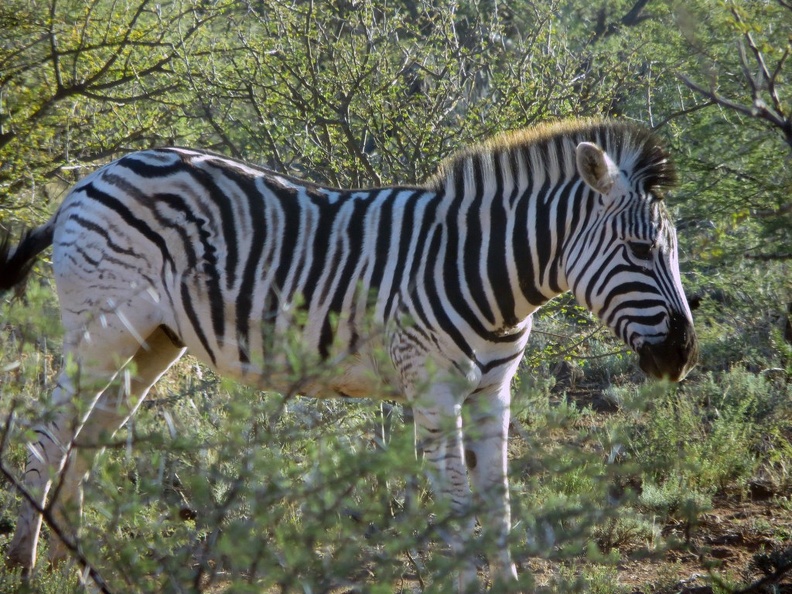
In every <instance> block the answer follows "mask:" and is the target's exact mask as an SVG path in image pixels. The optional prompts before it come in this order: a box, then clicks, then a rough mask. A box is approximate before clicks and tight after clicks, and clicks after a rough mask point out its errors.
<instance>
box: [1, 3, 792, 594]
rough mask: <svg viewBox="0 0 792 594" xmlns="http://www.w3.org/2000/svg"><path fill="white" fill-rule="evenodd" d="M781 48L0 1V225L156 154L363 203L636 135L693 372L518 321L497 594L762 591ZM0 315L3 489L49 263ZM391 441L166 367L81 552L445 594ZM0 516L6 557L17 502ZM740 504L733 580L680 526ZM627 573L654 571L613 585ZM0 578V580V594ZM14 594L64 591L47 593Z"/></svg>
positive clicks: (521, 13) (693, 32)
mask: <svg viewBox="0 0 792 594" xmlns="http://www.w3.org/2000/svg"><path fill="white" fill-rule="evenodd" d="M790 31H792V5H791V4H790V3H789V1H788V0H773V1H771V0H757V1H752V2H738V1H736V0H735V1H730V0H690V1H688V2H684V3H683V2H660V1H657V0H655V1H652V0H596V1H594V2H590V1H583V0H551V1H549V2H545V1H539V0H536V1H532V0H511V1H509V2H503V3H501V2H497V1H495V0H481V1H478V2H455V1H451V0H449V1H447V2H446V1H443V0H394V1H392V2H369V1H364V0H332V1H327V2H324V1H323V2H311V1H308V0H292V1H287V2H283V1H280V0H248V1H243V0H172V1H167V2H154V1H152V0H115V1H110V0H93V1H91V2H84V1H83V0H60V1H56V0H4V1H3V3H2V4H1V5H0V227H4V228H9V229H14V230H20V229H21V228H23V227H25V226H31V225H35V224H39V223H41V222H43V221H44V220H45V219H46V218H47V217H48V216H49V214H51V212H53V211H54V209H55V208H56V207H57V204H58V203H59V202H60V199H61V198H62V196H63V194H64V192H65V191H66V189H67V188H68V186H69V184H71V183H73V182H74V181H75V180H76V179H78V178H80V177H82V176H83V175H85V174H86V173H87V172H89V171H91V170H93V169H94V168H95V167H97V166H98V165H100V164H102V163H105V162H107V161H109V160H110V159H112V158H114V157H116V156H118V155H121V154H123V153H124V152H126V151H128V150H132V149H136V148H142V147H149V146H155V145H163V144H175V145H186V146H196V147H202V148H207V149H211V150H214V151H217V152H221V153H224V154H228V155H231V156H235V157H240V158H244V159H247V160H249V161H251V162H254V163H258V164H263V165H266V166H269V167H271V168H274V169H276V170H279V171H283V172H287V173H289V174H292V175H297V176H299V177H303V178H308V179H312V180H315V181H319V182H323V183H329V184H333V185H338V186H369V185H379V184H392V183H411V182H417V181H420V180H422V179H423V178H425V177H426V176H427V175H429V174H431V173H432V172H433V171H434V169H435V168H436V167H437V165H438V163H439V162H440V161H441V160H442V159H443V158H445V157H446V156H448V155H449V154H450V153H452V152H453V151H455V150H458V149H460V148H462V147H464V146H465V145H466V144H468V143H471V142H475V141H477V140H479V139H482V138H486V137H487V136H490V135H492V134H494V133H497V132H499V131H504V130H508V129H514V128H518V127H523V126H529V125H531V124H534V123H537V122H542V121H547V120H550V119H556V118H564V117H573V116H574V117H589V116H606V117H616V118H624V119H630V120H635V121H638V122H641V123H643V124H644V125H646V126H649V127H653V128H654V129H655V130H656V131H657V133H658V134H660V135H661V136H662V137H663V138H664V139H665V141H666V143H667V144H668V146H669V148H670V150H671V152H672V154H673V155H674V157H675V160H676V162H677V166H678V168H679V170H680V178H681V184H680V186H679V188H678V189H676V190H674V191H672V192H670V193H669V195H668V197H667V200H668V203H669V207H670V209H671V210H672V212H673V213H674V214H675V217H676V219H677V221H678V222H679V225H678V229H679V236H680V241H681V253H680V256H681V261H682V272H683V281H684V283H685V285H686V289H687V292H688V295H689V296H691V297H692V299H693V300H694V301H695V303H696V304H697V305H699V307H698V309H697V310H696V311H695V312H694V315H695V321H696V324H697V328H698V331H699V334H700V340H701V344H702V353H701V361H700V365H699V366H698V367H697V368H696V370H695V371H694V372H693V373H692V374H691V375H690V376H689V377H688V379H686V380H685V381H684V382H683V383H682V384H681V385H679V386H671V385H658V384H645V383H644V380H643V378H642V376H641V374H640V372H638V371H637V368H636V365H635V363H634V360H633V357H632V355H631V354H630V353H627V352H625V351H624V349H623V348H622V347H621V346H620V345H619V344H617V343H616V342H615V341H614V340H612V339H611V338H610V337H609V336H607V335H606V332H605V331H604V330H602V329H601V328H600V327H599V326H598V325H596V323H595V322H593V321H592V319H591V318H590V317H589V316H588V315H587V314H585V313H584V312H583V311H582V310H581V309H580V308H578V307H577V306H576V305H575V304H574V302H573V301H572V300H571V299H569V298H566V297H563V298H560V299H558V300H556V301H555V302H553V303H551V304H550V305H548V306H547V307H546V308H545V309H544V310H543V313H542V314H541V316H539V319H538V320H537V324H536V330H535V335H534V337H533V339H532V342H531V346H530V349H529V352H528V353H527V355H526V358H525V361H524V364H523V368H522V370H521V373H520V375H519V381H518V382H517V385H515V410H514V415H515V421H514V423H513V425H512V428H511V429H512V434H513V436H512V441H511V476H512V500H513V502H514V508H515V509H514V522H515V528H514V530H513V543H512V545H513V549H514V552H515V556H516V559H517V562H518V569H519V573H520V576H521V586H520V587H522V588H523V589H526V588H533V587H535V586H537V585H538V586H543V587H545V588H546V589H547V591H553V592H555V591H559V592H571V591H586V592H616V591H625V592H629V591H632V590H633V589H637V590H643V591H653V592H666V591H667V592H671V591H674V592H676V591H679V590H680V589H681V588H682V586H680V585H679V584H680V581H681V580H682V579H683V578H687V577H689V574H690V573H692V572H693V570H692V569H691V565H690V564H689V560H690V559H691V558H692V559H703V560H704V562H705V566H706V567H709V568H710V569H711V570H712V572H713V573H712V575H711V576H710V578H709V579H708V581H707V583H709V584H710V585H711V586H712V588H714V589H715V591H724V592H727V591H735V590H737V589H739V587H740V584H743V585H745V584H747V583H750V582H752V581H755V580H757V579H759V578H761V577H763V576H765V577H766V576H771V577H772V576H773V572H775V573H776V574H777V576H776V577H775V578H773V579H774V580H775V581H776V582H778V581H782V580H784V579H785V578H784V575H785V570H784V567H787V569H788V568H789V565H790V564H789V560H788V557H789V555H788V551H789V547H790V546H791V545H792V543H791V542H790V540H791V539H792V470H791V469H790V460H792V381H791V379H792V327H790V315H792V281H790V278H792V270H790V258H792V232H790V229H792V198H791V196H792V168H790V167H789V163H790V158H792V120H790V117H791V114H792V80H790V77H791V76H792V75H791V74H790V73H792V64H790V63H789V62H790V61H789V60H788V58H789V54H790V52H792V37H790ZM3 299H4V300H3V301H2V302H0V312H1V313H0V316H1V317H0V330H1V332H0V423H2V427H3V428H2V429H1V430H0V463H2V467H3V468H4V469H7V470H8V471H9V473H10V475H11V476H12V477H13V476H16V477H18V476H20V475H21V470H22V466H23V460H24V457H25V447H24V443H25V440H26V438H28V437H30V428H31V427H32V426H33V425H34V424H35V422H36V420H37V419H40V418H43V417H46V415H47V410H46V408H47V407H46V402H47V399H46V394H48V393H49V391H50V390H51V389H52V386H53V381H54V374H55V372H56V371H57V370H58V368H59V366H60V362H59V348H60V345H59V332H60V331H59V328H58V319H57V304H56V299H55V296H54V292H53V291H52V288H51V282H50V275H49V272H48V267H47V265H46V264H42V265H40V266H39V267H38V268H37V270H36V275H35V278H34V279H33V281H32V282H31V283H30V286H29V287H28V291H27V293H26V295H25V297H24V302H23V303H20V302H19V301H15V300H13V299H12V298H11V296H4V297H3ZM405 416H409V410H403V409H402V408H401V407H397V406H390V405H387V406H382V407H380V405H379V404H377V403H376V402H374V401H372V402H368V401H361V402H356V403H352V404H350V403H348V402H331V401H323V402H313V401H310V400H303V399H284V398H282V397H280V396H278V395H269V396H268V397H266V398H262V397H261V396H260V395H258V394H255V393H253V392H252V391H250V390H248V389H245V388H241V387H239V386H236V385H234V384H231V383H228V382H224V381H222V380H221V379H219V378H216V377H214V376H213V374H212V373H211V372H209V371H207V370H206V369H202V368H200V367H198V366H197V365H196V363H195V362H194V361H191V360H189V359H188V360H185V361H182V362H181V363H180V364H179V365H178V366H177V368H176V369H174V370H173V371H172V372H171V373H170V374H169V376H168V377H167V378H166V379H165V380H163V381H162V382H161V384H160V385H158V387H157V388H155V390H154V391H153V392H152V394H151V395H150V399H149V401H148V402H147V403H146V404H145V406H144V408H143V409H142V410H141V411H140V413H139V414H138V416H137V417H136V418H135V420H134V421H133V422H132V423H131V424H130V426H129V427H127V428H126V429H125V430H124V431H122V432H121V433H120V434H119V435H117V436H116V437H115V439H114V440H113V442H112V443H110V444H108V445H109V446H110V447H109V448H108V449H107V451H106V452H105V453H104V454H103V455H102V456H101V457H100V458H99V460H98V461H97V464H96V467H95V470H94V473H93V475H92V477H91V479H90V481H89V482H88V485H87V489H86V503H87V506H86V507H87V517H86V519H85V523H84V524H85V528H84V530H83V531H82V532H81V537H80V545H81V550H82V555H83V557H84V558H85V559H87V560H89V561H90V563H92V564H93V565H95V567H96V568H97V570H98V571H99V572H100V573H101V575H102V576H103V577H104V579H105V580H106V581H107V582H108V584H109V585H110V587H111V590H112V591H143V592H148V591H151V592H154V591H174V592H176V591H226V590H228V591H234V592H244V591H256V592H258V591H262V590H263V591H284V592H286V591H306V592H307V591H311V592H319V591H322V592H324V591H330V590H333V589H335V591H373V592H378V591H382V592H390V591H393V590H395V589H404V590H408V591H428V592H442V591H447V589H446V586H447V584H449V583H450V575H451V573H452V572H453V560H449V559H448V558H447V557H446V555H445V554H444V552H443V551H444V548H443V546H442V545H441V544H440V543H441V542H442V541H441V539H440V538H439V537H438V531H440V530H442V523H443V521H444V518H445V517H447V516H446V515H444V511H443V510H442V509H438V506H436V505H433V504H432V502H431V494H430V493H429V492H428V490H427V487H426V484H425V480H424V479H423V478H422V473H421V469H420V461H418V460H416V458H415V455H414V450H413V443H412V432H411V429H410V426H409V423H406V424H405V423H402V419H403V417H405ZM0 488H2V490H1V491H0V552H2V551H3V550H4V547H5V546H6V544H7V538H8V536H6V535H7V534H9V533H10V531H11V530H12V529H13V523H14V521H15V511H16V504H17V503H18V494H17V493H16V491H15V490H14V488H13V485H12V483H11V482H10V480H9V479H3V478H0ZM760 499H761V500H763V501H767V502H769V503H768V505H769V506H770V507H771V508H772V509H773V510H775V512H774V513H775V516H773V517H772V520H765V523H764V524H762V523H761V522H760V521H759V520H760V519H757V520H756V522H753V523H752V524H751V527H750V529H749V528H745V532H744V533H743V536H742V537H743V538H744V539H751V538H755V539H758V540H759V542H761V546H759V547H756V548H754V549H753V550H752V552H756V553H757V557H756V559H754V561H753V563H748V560H745V559H742V558H740V559H734V558H733V559H732V561H733V563H731V564H729V563H720V562H719V561H718V558H717V556H716V555H715V554H714V553H713V549H714V548H715V546H714V545H715V544H717V543H713V542H710V541H708V540H707V539H708V538H709V537H710V536H711V534H712V533H711V532H708V531H707V530H708V528H707V527H708V522H711V518H712V517H713V516H717V515H718V514H719V513H720V512H719V511H718V510H723V509H740V506H741V505H744V504H747V502H751V503H752V504H756V502H757V501H759V500H760ZM721 515H722V514H721ZM735 530H736V529H735ZM740 530H743V528H740ZM482 546H487V543H486V542H485V543H483V544H482ZM785 551H786V553H785ZM784 554H786V555H787V556H786V557H784ZM761 555H763V556H761ZM749 557H750V556H749ZM785 559H786V561H784V560H785ZM636 560H643V561H641V562H642V563H644V562H645V563H650V564H651V567H653V568H654V571H653V573H652V574H651V575H644V576H643V578H640V579H639V578H637V577H634V576H633V577H630V576H632V574H629V572H627V571H626V570H625V569H624V568H628V569H629V567H630V566H631V563H635V562H636ZM737 561H739V563H738V562H737ZM674 562H676V565H674ZM45 563H46V561H45V560H42V561H41V562H40V565H41V567H42V569H43V567H44V565H45ZM784 563H786V566H784ZM696 567H699V566H696ZM701 567H704V565H703V566H701ZM619 568H621V570H619ZM685 571H687V572H688V575H683V572H685ZM19 579H20V578H19V575H18V574H17V573H13V572H11V571H7V572H5V573H4V570H2V569H0V589H4V588H8V589H9V590H8V591H15V590H16V589H17V588H18V587H19ZM787 580H788V578H787ZM33 587H34V588H37V589H39V590H42V591H49V592H62V591H71V590H75V591H79V585H78V581H77V579H76V577H75V574H74V572H71V573H70V572H69V571H68V570H64V571H63V572H60V573H55V574H47V573H43V572H40V573H39V575H38V577H37V578H36V579H35V580H34V584H33ZM756 591H759V590H756Z"/></svg>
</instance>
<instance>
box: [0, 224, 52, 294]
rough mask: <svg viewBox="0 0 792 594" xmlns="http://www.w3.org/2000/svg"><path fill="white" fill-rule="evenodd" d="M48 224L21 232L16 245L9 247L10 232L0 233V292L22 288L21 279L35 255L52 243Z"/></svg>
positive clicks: (19, 290) (30, 265)
mask: <svg viewBox="0 0 792 594" xmlns="http://www.w3.org/2000/svg"><path fill="white" fill-rule="evenodd" d="M52 233H53V230H52V226H51V225H50V224H47V225H44V226H43V227H38V228H36V229H31V230H28V231H26V232H25V233H23V234H22V239H21V240H20V241H19V243H18V244H17V246H16V247H15V248H14V249H13V250H12V249H11V234H10V233H7V232H5V233H2V235H0V294H2V293H5V292H6V291H8V290H10V289H13V288H14V287H17V294H20V293H21V292H22V289H23V288H24V284H23V281H24V280H25V277H27V275H28V273H29V272H30V269H31V268H33V264H34V263H35V261H36V256H38V254H39V253H40V252H42V251H43V250H44V249H46V248H47V247H49V246H50V245H52Z"/></svg>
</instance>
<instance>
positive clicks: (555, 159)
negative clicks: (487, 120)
mask: <svg viewBox="0 0 792 594" xmlns="http://www.w3.org/2000/svg"><path fill="white" fill-rule="evenodd" d="M581 142H593V143H595V144H597V145H599V146H600V147H601V148H602V149H603V150H605V152H607V153H608V155H609V156H610V157H611V159H613V161H614V163H616V165H617V166H618V167H619V169H621V170H622V171H624V172H625V174H626V175H627V177H628V179H629V180H630V182H631V183H632V184H633V185H634V186H635V187H636V188H637V189H639V190H640V191H642V192H650V191H651V192H653V193H655V194H656V195H657V196H658V197H662V193H661V192H662V190H664V189H666V188H669V187H672V186H674V185H675V183H676V179H677V176H676V169H675V168H674V165H673V163H672V162H671V160H670V158H669V156H668V153H667V152H666V150H665V148H663V145H662V143H661V142H660V140H659V139H658V137H657V136H655V135H654V134H653V133H652V132H650V131H649V130H647V129H646V128H643V127H641V126H638V125H635V124H631V123H628V122H617V121H609V120H565V121H561V122H554V123H549V124H542V125H539V126H536V127H533V128H525V129H522V130H516V131H513V132H507V133H505V134H501V135H499V136H495V137H494V138H491V139H490V140H487V141H485V142H483V143H482V144H479V145H474V146H471V147H469V148H467V149H464V150H462V151H461V152H459V153H457V154H456V155H453V156H452V157H450V158H449V159H447V160H446V161H444V162H443V163H442V164H441V165H440V167H439V169H438V170H437V172H436V173H435V174H434V175H433V176H431V177H430V178H429V179H428V180H427V181H426V182H425V184H424V185H425V187H427V188H428V189H431V190H435V191H437V190H440V189H442V188H443V187H445V186H446V184H449V183H457V182H458V181H461V180H463V179H464V178H465V177H466V176H468V177H469V176H477V172H482V173H483V174H484V175H487V174H488V173H489V174H492V173H493V169H492V163H493V162H494V161H495V160H499V159H503V158H504V157H505V158H508V159H511V160H512V162H518V161H520V160H524V161H526V162H527V163H528V164H529V169H532V170H536V168H537V167H542V168H544V170H545V171H546V172H547V174H548V175H550V176H552V177H556V176H557V177H559V178H565V177H570V176H573V175H575V174H576V171H577V169H576V165H575V147H577V145H578V144H579V143H581Z"/></svg>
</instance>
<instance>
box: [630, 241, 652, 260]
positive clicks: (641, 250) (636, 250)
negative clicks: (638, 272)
mask: <svg viewBox="0 0 792 594" xmlns="http://www.w3.org/2000/svg"><path fill="white" fill-rule="evenodd" d="M627 246H628V247H629V248H630V251H631V252H632V255H633V256H635V257H636V258H638V259H639V260H651V259H652V244H651V243H646V242H644V241H628V242H627Z"/></svg>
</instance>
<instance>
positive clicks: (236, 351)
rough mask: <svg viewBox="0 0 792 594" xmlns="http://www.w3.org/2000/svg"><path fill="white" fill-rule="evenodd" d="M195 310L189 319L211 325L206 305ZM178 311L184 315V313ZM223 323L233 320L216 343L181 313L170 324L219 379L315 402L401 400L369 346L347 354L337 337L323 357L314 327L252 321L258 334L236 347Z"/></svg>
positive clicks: (215, 336) (342, 340)
mask: <svg viewBox="0 0 792 594" xmlns="http://www.w3.org/2000/svg"><path fill="white" fill-rule="evenodd" d="M194 306H195V309H196V313H195V314H194V317H197V318H198V319H200V320H207V321H208V320H211V319H212V316H211V312H210V311H208V309H207V304H202V303H196V304H194ZM179 310H180V311H182V312H184V311H185V308H183V307H182V308H179ZM227 320H233V317H227V318H226V322H225V324H224V330H225V334H224V335H223V336H222V337H218V334H216V333H215V332H214V330H215V329H214V328H213V327H212V326H211V324H207V325H206V327H205V328H203V330H202V328H201V326H200V325H196V324H194V323H193V320H191V319H190V316H188V315H186V314H184V313H183V314H182V315H180V316H178V318H177V319H174V320H173V325H172V327H173V328H177V329H178V330H177V333H178V334H179V336H180V338H181V340H182V342H183V343H184V344H185V346H187V350H188V352H189V353H190V354H192V355H193V356H195V357H197V358H198V359H199V360H200V361H202V362H203V363H205V364H207V365H208V366H210V367H211V368H212V369H214V370H215V371H216V372H217V373H219V374H220V375H222V376H224V377H230V378H232V379H235V380H237V381H239V382H241V383H243V384H245V385H248V386H251V387H254V388H257V389H260V390H270V391H274V392H280V393H282V394H286V395H302V396H312V397H316V398H329V397H339V396H341V397H354V398H386V399H391V400H393V399H395V400H398V399H400V397H399V395H398V394H397V391H396V390H395V389H394V386H395V384H394V382H393V377H394V376H393V372H392V371H391V372H389V371H388V368H390V367H392V366H391V365H390V364H389V363H383V362H382V361H381V359H382V357H378V356H376V355H375V354H374V353H375V352H381V350H382V347H381V345H377V344H374V341H369V342H367V343H365V344H364V347H363V348H360V349H356V350H354V351H353V352H350V350H349V348H348V345H349V342H350V341H349V337H348V336H346V335H345V333H339V335H338V336H337V337H336V340H335V341H334V344H333V348H332V349H331V350H330V353H329V354H328V355H327V356H322V355H320V353H319V350H318V348H317V346H316V343H317V340H318V338H317V331H316V329H315V326H313V325H310V324H308V325H306V326H304V327H302V328H300V327H298V326H293V325H289V324H288V323H287V322H286V321H283V320H280V321H279V323H277V324H276V323H273V322H271V321H262V320H251V321H250V323H249V325H250V326H251V327H254V328H257V330H258V331H257V332H255V333H250V334H249V335H248V336H246V340H245V341H244V343H243V344H240V340H239V339H238V338H237V337H236V335H235V334H234V333H233V332H232V331H233V329H234V326H233V323H231V325H230V328H229V322H228V321H227ZM168 325H170V324H168ZM279 326H283V327H282V328H281V327H279ZM229 335H230V336H229Z"/></svg>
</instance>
